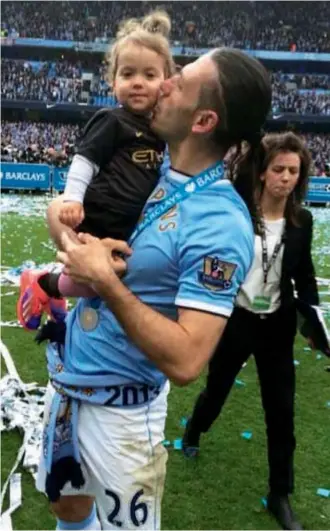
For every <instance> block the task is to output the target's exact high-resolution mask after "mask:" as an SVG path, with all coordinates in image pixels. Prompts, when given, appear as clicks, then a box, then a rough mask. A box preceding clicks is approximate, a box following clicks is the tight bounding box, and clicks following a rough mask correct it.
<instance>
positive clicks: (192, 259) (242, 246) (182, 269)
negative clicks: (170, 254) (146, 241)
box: [175, 204, 254, 317]
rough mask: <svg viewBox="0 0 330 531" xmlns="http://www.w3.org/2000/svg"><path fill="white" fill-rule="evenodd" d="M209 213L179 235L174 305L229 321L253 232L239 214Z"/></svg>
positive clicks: (249, 259) (246, 266)
mask: <svg viewBox="0 0 330 531" xmlns="http://www.w3.org/2000/svg"><path fill="white" fill-rule="evenodd" d="M218 209H219V204H218ZM211 210H212V209H211ZM211 210H210V211H209V212H205V213H204V215H203V216H202V217H201V218H199V219H198V218H197V217H196V219H195V220H194V221H195V222H193V221H192V219H190V220H189V223H187V224H186V228H184V227H183V230H182V231H181V236H180V246H179V249H178V253H179V288H178V291H177V295H176V299H175V304H176V306H180V307H184V308H191V309H195V310H201V311H206V312H209V313H213V314H217V315H222V316H224V317H229V316H230V315H231V313H232V311H233V308H234V303H235V299H236V295H237V293H238V290H239V288H240V286H241V285H242V283H243V282H244V280H245V277H246V275H247V273H248V272H249V269H250V267H251V265H252V260H253V256H254V245H253V242H254V235H253V229H252V224H251V221H250V220H249V219H248V218H247V216H245V215H243V214H242V213H241V212H239V211H238V213H236V214H235V212H233V211H232V210H231V209H229V211H226V207H225V205H221V211H219V210H218V211H215V210H214V211H213V212H212V211H211Z"/></svg>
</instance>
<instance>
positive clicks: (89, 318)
mask: <svg viewBox="0 0 330 531" xmlns="http://www.w3.org/2000/svg"><path fill="white" fill-rule="evenodd" d="M79 320H80V324H81V327H82V329H83V330H85V332H90V331H91V330H94V328H96V327H97V325H98V322H99V314H98V311H97V310H95V309H94V308H90V307H88V308H84V309H83V311H82V312H81V313H80V317H79Z"/></svg>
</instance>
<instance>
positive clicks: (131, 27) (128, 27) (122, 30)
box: [116, 18, 141, 39]
mask: <svg viewBox="0 0 330 531" xmlns="http://www.w3.org/2000/svg"><path fill="white" fill-rule="evenodd" d="M140 27H141V24H140V22H139V21H138V19H137V18H130V19H129V20H124V21H123V22H121V23H120V24H119V28H118V31H117V33H116V39H123V38H124V37H127V35H129V34H130V33H133V31H135V30H137V29H138V28H140Z"/></svg>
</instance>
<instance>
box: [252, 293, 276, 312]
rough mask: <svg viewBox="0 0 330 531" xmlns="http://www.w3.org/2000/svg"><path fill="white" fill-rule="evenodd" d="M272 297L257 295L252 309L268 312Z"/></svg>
mask: <svg viewBox="0 0 330 531" xmlns="http://www.w3.org/2000/svg"><path fill="white" fill-rule="evenodd" d="M270 303H271V297H265V296H263V295H257V296H256V297H254V299H253V303H252V308H253V309H254V310H256V311H259V312H260V311H262V312H266V311H268V310H269V308H270Z"/></svg>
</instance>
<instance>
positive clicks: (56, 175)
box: [53, 168, 69, 192]
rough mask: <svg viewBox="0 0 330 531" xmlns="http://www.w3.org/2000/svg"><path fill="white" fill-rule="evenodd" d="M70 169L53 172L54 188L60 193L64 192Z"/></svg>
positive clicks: (55, 169)
mask: <svg viewBox="0 0 330 531" xmlns="http://www.w3.org/2000/svg"><path fill="white" fill-rule="evenodd" d="M68 171H69V168H54V170H53V188H54V190H57V191H58V192H63V190H64V188H65V183H66V178H67V175H68Z"/></svg>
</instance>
